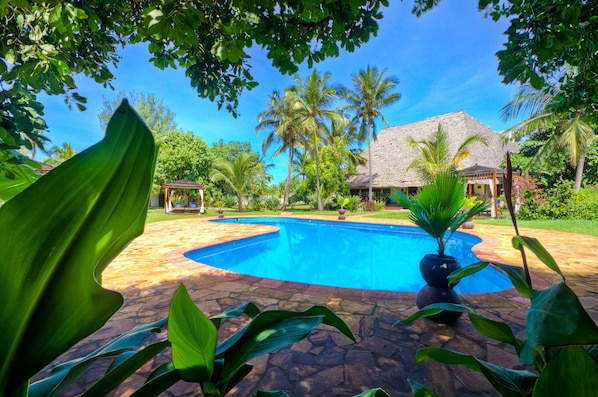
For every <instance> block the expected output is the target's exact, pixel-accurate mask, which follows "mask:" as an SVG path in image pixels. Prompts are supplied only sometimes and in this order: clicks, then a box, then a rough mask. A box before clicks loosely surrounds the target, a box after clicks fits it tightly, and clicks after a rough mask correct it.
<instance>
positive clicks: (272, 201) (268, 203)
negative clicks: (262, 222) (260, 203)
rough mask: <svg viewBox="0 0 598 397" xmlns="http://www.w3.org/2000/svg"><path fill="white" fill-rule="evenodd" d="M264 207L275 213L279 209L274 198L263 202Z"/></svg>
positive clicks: (277, 202)
mask: <svg viewBox="0 0 598 397" xmlns="http://www.w3.org/2000/svg"><path fill="white" fill-rule="evenodd" d="M264 205H265V206H266V209H268V210H270V211H277V210H278V209H279V208H280V201H279V200H278V198H276V197H270V198H268V199H267V200H266V201H264Z"/></svg>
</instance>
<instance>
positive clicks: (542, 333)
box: [526, 282, 598, 347]
mask: <svg viewBox="0 0 598 397" xmlns="http://www.w3.org/2000/svg"><path fill="white" fill-rule="evenodd" d="M526 324H527V340H528V343H529V344H531V347H536V346H552V347H557V346H568V345H594V344H598V327H597V326H596V324H595V323H594V321H593V320H592V318H591V317H590V316H589V314H588V313H587V312H586V311H585V309H584V308H583V306H582V305H581V302H580V301H579V299H578V298H577V295H575V293H574V292H573V291H572V290H571V289H570V288H569V287H568V286H567V284H565V283H563V282H561V283H557V284H554V285H553V286H551V287H549V288H547V289H544V290H541V291H536V292H535V293H534V296H533V298H532V305H531V307H530V309H529V311H528V313H527V321H526Z"/></svg>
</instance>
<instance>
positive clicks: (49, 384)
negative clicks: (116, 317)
mask: <svg viewBox="0 0 598 397" xmlns="http://www.w3.org/2000/svg"><path fill="white" fill-rule="evenodd" d="M165 324H166V319H162V320H159V321H157V322H155V323H142V324H138V325H136V326H135V327H133V329H131V330H130V331H128V332H126V333H124V334H123V335H121V336H119V337H117V338H116V339H113V340H112V341H110V342H109V343H108V344H106V345H104V346H102V347H100V348H99V349H98V350H95V351H93V352H91V353H89V354H88V355H87V356H85V357H81V358H78V359H75V360H72V361H68V362H65V363H62V364H60V365H58V366H56V367H55V368H53V369H52V372H51V373H50V375H48V377H46V378H44V379H42V380H39V381H38V382H35V383H33V384H32V385H31V386H30V388H29V396H30V397H36V396H39V397H42V396H46V397H49V396H53V395H60V393H61V392H62V390H63V389H64V388H65V387H67V386H68V385H70V384H71V383H72V382H73V381H74V380H75V379H76V378H77V377H78V376H79V375H80V374H82V373H83V372H84V371H85V370H86V369H88V368H89V367H90V366H91V365H93V363H95V362H96V361H97V360H98V359H99V358H103V357H113V356H117V355H122V353H124V352H129V351H133V350H138V348H139V346H140V345H141V343H142V342H143V340H144V339H145V338H146V337H147V336H148V335H149V334H150V333H152V332H160V331H161V329H162V327H163V326H164V325H165ZM115 361H116V360H115ZM113 366H114V364H113ZM131 373H132V372H131Z"/></svg>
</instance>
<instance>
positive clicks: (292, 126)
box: [256, 90, 299, 211]
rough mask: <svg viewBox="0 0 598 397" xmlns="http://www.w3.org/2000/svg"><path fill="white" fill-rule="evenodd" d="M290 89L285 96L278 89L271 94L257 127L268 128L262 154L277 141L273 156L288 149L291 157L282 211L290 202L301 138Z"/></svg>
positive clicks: (260, 128) (258, 131)
mask: <svg viewBox="0 0 598 397" xmlns="http://www.w3.org/2000/svg"><path fill="white" fill-rule="evenodd" d="M287 93H289V91H288V90H285V94H284V96H281V95H280V93H279V92H278V91H274V92H273V93H272V94H271V95H270V103H269V104H268V108H267V110H265V111H263V112H261V113H260V114H259V115H258V125H257V127H256V130H257V133H258V134H259V133H260V132H261V131H264V130H268V131H269V132H268V135H266V138H265V139H264V141H263V142H262V154H263V155H264V156H265V155H266V151H267V150H268V148H269V147H270V146H271V145H272V144H274V143H276V144H278V145H279V146H278V148H277V149H276V151H275V152H274V154H273V156H278V155H279V154H280V153H282V152H284V151H288V153H289V158H288V161H287V179H286V182H285V187H284V197H283V199H282V208H281V210H282V211H285V210H286V208H287V205H288V203H289V196H290V190H291V171H292V167H293V159H294V156H295V153H296V152H297V148H296V147H297V144H298V139H299V126H298V125H297V123H296V120H295V113H294V108H293V102H292V101H291V100H290V98H289V95H290V94H289V95H287Z"/></svg>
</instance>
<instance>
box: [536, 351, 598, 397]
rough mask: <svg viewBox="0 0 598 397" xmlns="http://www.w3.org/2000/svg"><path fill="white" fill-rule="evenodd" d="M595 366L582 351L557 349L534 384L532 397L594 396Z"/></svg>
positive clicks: (596, 385)
mask: <svg viewBox="0 0 598 397" xmlns="http://www.w3.org/2000/svg"><path fill="white" fill-rule="evenodd" d="M597 390H598V364H596V362H595V361H594V360H592V357H590V355H589V354H588V352H586V351H585V350H584V349H583V348H582V347H579V346H573V347H566V348H562V349H559V351H558V353H556V354H555V356H554V357H552V359H551V360H550V361H549V362H548V365H546V367H545V368H544V370H543V371H542V374H541V375H540V377H539V378H538V381H537V382H536V387H535V388H534V394H533V396H534V397H552V396H579V397H584V396H587V397H590V396H595V395H596V391H597Z"/></svg>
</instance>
